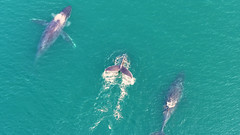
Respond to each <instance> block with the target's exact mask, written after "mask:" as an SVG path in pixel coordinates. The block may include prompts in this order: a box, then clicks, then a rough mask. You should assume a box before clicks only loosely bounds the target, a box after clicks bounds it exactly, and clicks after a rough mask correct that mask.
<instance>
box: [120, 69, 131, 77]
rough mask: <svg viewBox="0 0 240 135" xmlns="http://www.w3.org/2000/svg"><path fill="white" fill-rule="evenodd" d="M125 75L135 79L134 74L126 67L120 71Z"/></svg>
mask: <svg viewBox="0 0 240 135" xmlns="http://www.w3.org/2000/svg"><path fill="white" fill-rule="evenodd" d="M120 71H121V72H122V73H123V74H125V75H127V76H129V77H131V78H132V77H133V76H132V73H131V72H130V71H129V70H128V69H126V68H125V67H122V68H121V70H120Z"/></svg>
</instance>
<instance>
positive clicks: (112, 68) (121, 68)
mask: <svg viewBox="0 0 240 135" xmlns="http://www.w3.org/2000/svg"><path fill="white" fill-rule="evenodd" d="M126 61H127V56H126V54H123V55H122V59H121V62H120V64H119V65H114V66H110V67H108V68H106V69H105V71H110V72H122V74H125V75H127V76H129V77H130V78H133V75H132V73H131V72H130V71H129V70H128V69H127V68H126V67H124V62H126Z"/></svg>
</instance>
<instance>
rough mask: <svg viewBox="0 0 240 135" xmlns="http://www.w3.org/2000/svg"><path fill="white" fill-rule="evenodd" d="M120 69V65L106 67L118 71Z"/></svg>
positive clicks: (108, 69) (107, 69)
mask: <svg viewBox="0 0 240 135" xmlns="http://www.w3.org/2000/svg"><path fill="white" fill-rule="evenodd" d="M119 70H120V65H114V66H110V67H108V68H106V69H105V71H116V72H118V71H119Z"/></svg>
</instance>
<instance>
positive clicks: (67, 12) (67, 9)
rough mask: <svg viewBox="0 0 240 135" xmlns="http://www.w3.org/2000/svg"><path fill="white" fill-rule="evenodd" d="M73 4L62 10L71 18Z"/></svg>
mask: <svg viewBox="0 0 240 135" xmlns="http://www.w3.org/2000/svg"><path fill="white" fill-rule="evenodd" d="M71 11H72V6H67V7H65V8H64V9H63V10H62V13H63V14H64V15H65V16H66V18H69V17H70V15H71Z"/></svg>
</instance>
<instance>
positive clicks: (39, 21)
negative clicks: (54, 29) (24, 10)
mask: <svg viewBox="0 0 240 135" xmlns="http://www.w3.org/2000/svg"><path fill="white" fill-rule="evenodd" d="M31 21H32V22H34V23H37V24H40V25H43V26H46V25H48V22H47V21H46V20H41V19H35V18H33V19H31Z"/></svg>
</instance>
